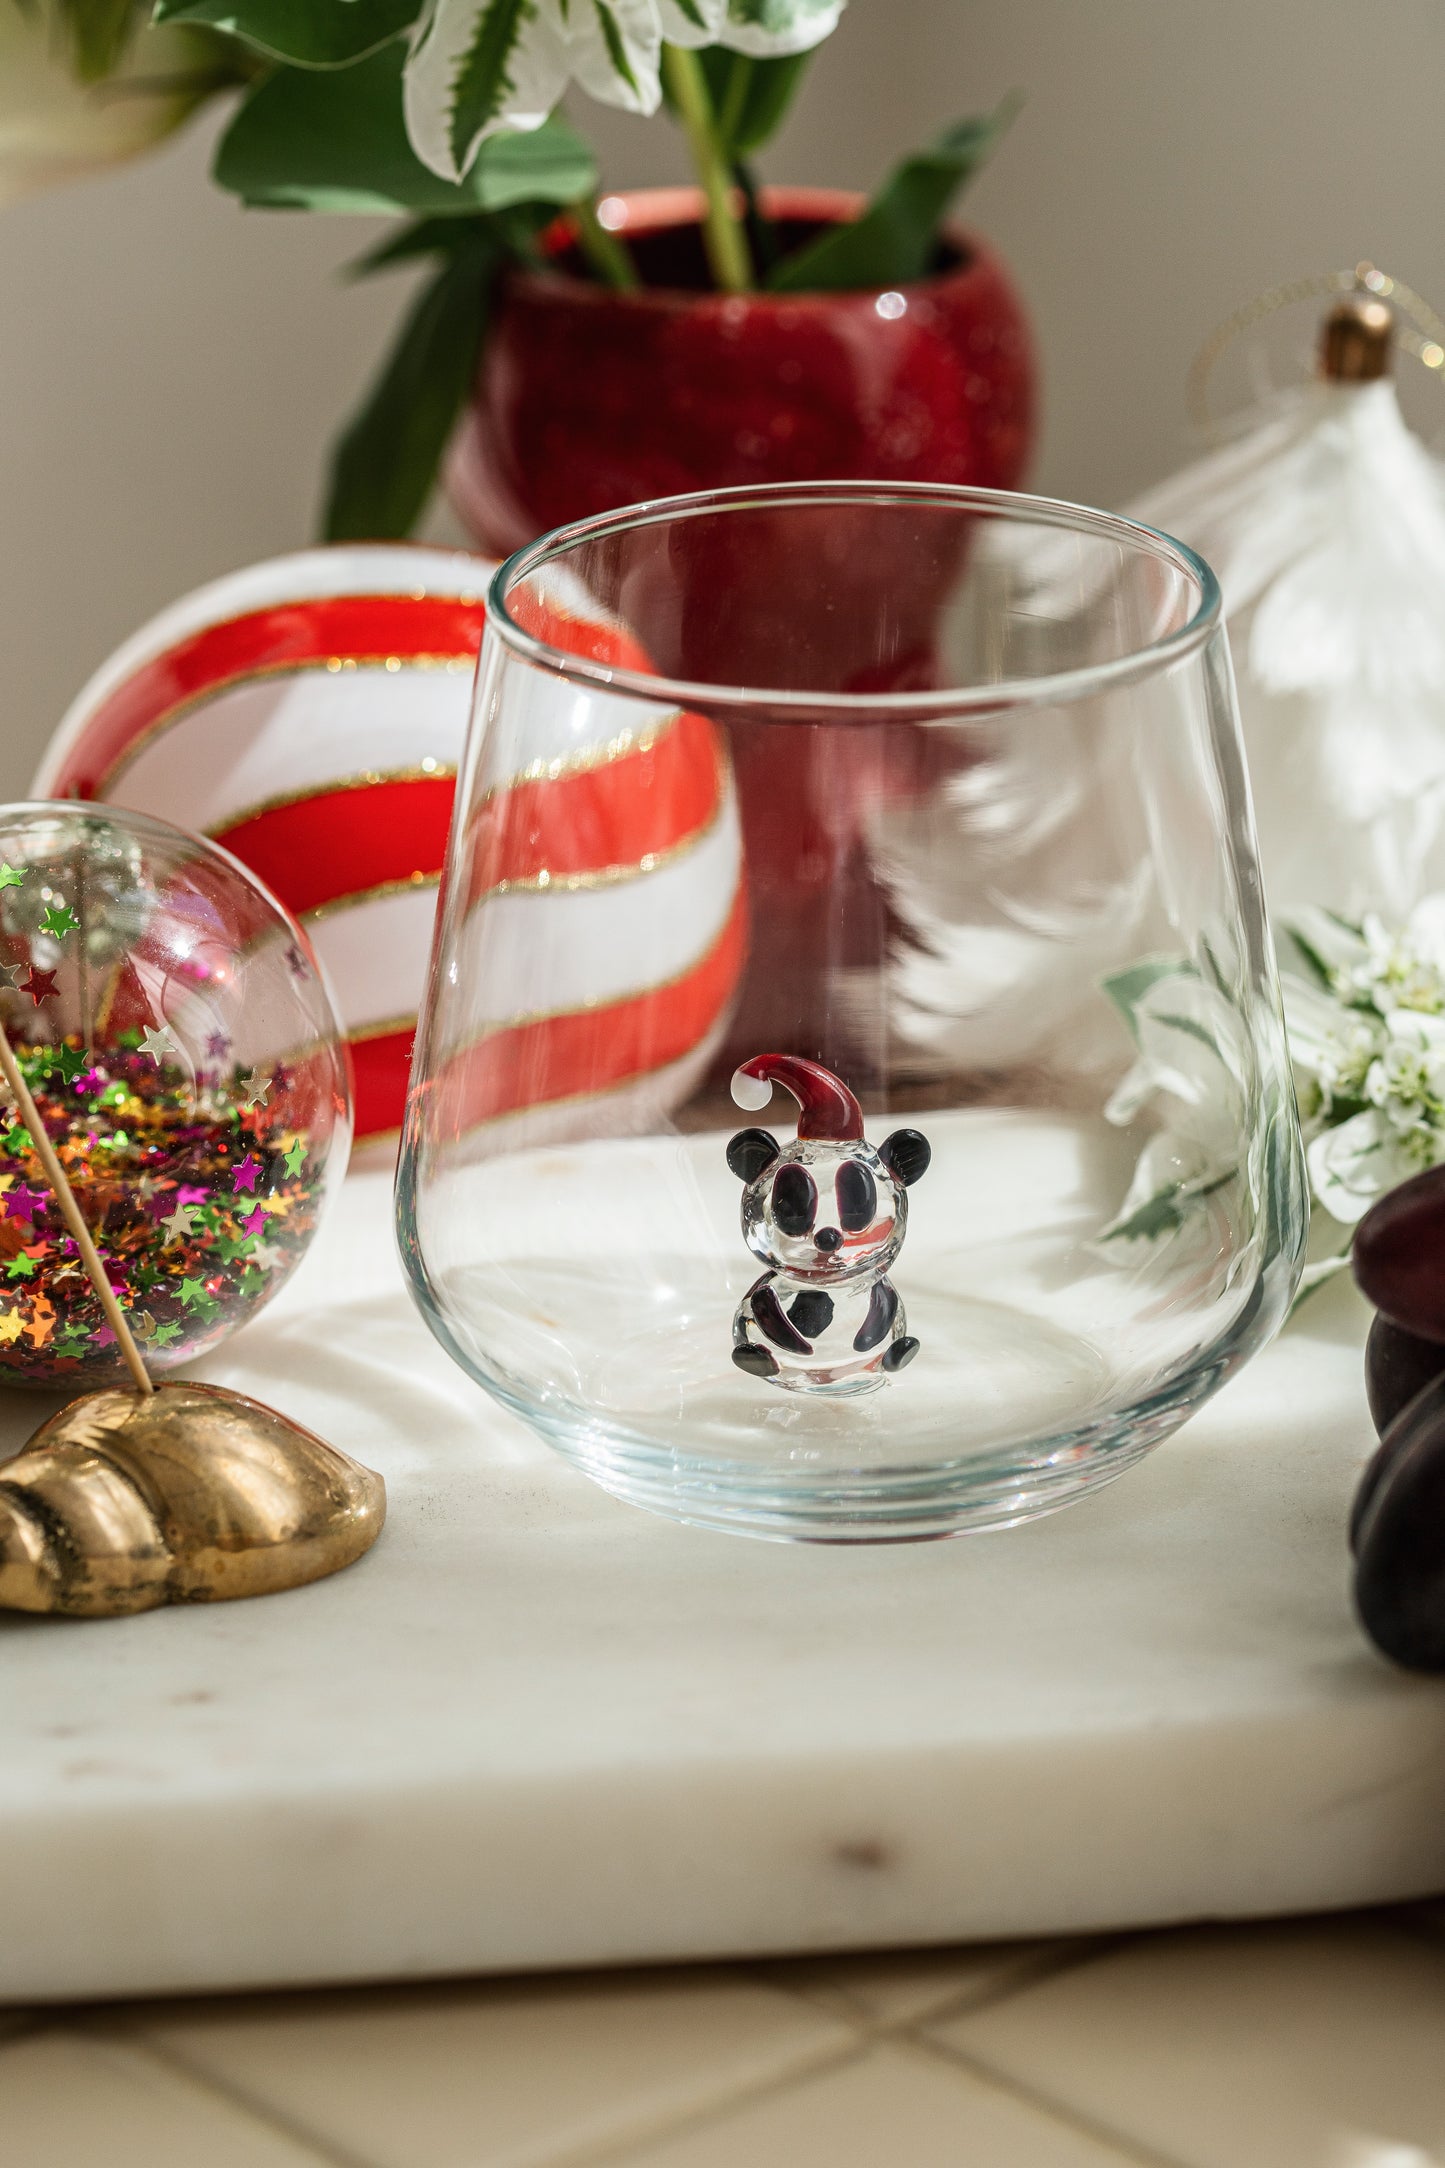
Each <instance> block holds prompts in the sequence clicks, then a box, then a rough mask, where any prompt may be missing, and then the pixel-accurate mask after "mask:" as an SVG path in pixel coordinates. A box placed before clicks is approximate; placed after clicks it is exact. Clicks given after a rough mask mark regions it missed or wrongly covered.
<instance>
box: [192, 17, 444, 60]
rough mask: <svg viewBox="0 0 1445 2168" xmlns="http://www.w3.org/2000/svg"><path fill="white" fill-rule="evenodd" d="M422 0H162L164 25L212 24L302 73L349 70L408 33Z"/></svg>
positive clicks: (213, 26) (216, 28)
mask: <svg viewBox="0 0 1445 2168" xmlns="http://www.w3.org/2000/svg"><path fill="white" fill-rule="evenodd" d="M420 11H421V0H156V10H155V20H156V22H158V23H206V24H208V25H209V26H210V28H211V29H212V30H224V31H225V32H226V33H227V34H228V35H229V36H231V37H233V38H239V39H240V40H241V41H242V43H243V44H246V45H250V46H253V47H254V48H255V50H256V51H257V52H258V53H265V54H266V56H267V58H268V59H271V60H284V61H286V62H288V63H289V64H290V65H291V66H292V67H296V68H345V67H349V66H350V65H351V63H352V62H353V61H357V60H364V59H365V58H366V56H367V54H368V53H374V52H376V50H377V49H378V47H380V46H383V45H385V44H387V43H388V41H389V40H390V39H392V38H394V37H395V36H396V35H397V33H398V31H401V30H406V29H408V28H409V27H410V25H411V24H412V23H413V22H415V20H416V18H417V16H418V14H419V13H420Z"/></svg>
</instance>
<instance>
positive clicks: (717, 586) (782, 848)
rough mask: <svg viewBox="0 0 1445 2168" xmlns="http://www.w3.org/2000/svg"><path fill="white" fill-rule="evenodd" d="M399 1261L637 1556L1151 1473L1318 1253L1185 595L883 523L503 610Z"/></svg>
mask: <svg viewBox="0 0 1445 2168" xmlns="http://www.w3.org/2000/svg"><path fill="white" fill-rule="evenodd" d="M761 1056H773V1057H777V1058H776V1059H774V1060H773V1061H771V1062H770V1061H765V1060H764V1061H756V1062H754V1061H752V1060H751V1058H752V1057H761ZM745 1064H746V1065H748V1072H747V1073H744V1074H741V1075H737V1074H735V1072H739V1071H740V1070H742V1069H743V1067H744V1065H745ZM809 1064H820V1065H822V1069H823V1070H824V1071H828V1072H832V1079H836V1080H837V1086H836V1088H835V1085H834V1083H833V1081H832V1079H830V1078H827V1077H822V1078H820V1077H819V1075H818V1073H817V1072H816V1071H815V1070H814V1069H812V1068H810V1067H809V1066H808V1065H809ZM770 1082H771V1083H772V1084H773V1085H774V1087H775V1088H774V1089H773V1092H772V1097H771V1101H770V1103H769V1104H768V1105H767V1107H766V1109H764V1107H763V1102H764V1101H766V1100H767V1099H768V1089H769V1084H770ZM730 1083H731V1084H732V1086H733V1093H732V1095H730V1089H729V1087H730ZM735 1099H736V1100H737V1101H740V1102H741V1108H742V1110H741V1111H740V1110H739V1105H738V1104H735ZM799 1123H800V1124H801V1128H802V1132H803V1134H802V1136H801V1137H800V1138H799V1137H796V1136H795V1124H799ZM734 1139H736V1140H737V1141H735V1142H732V1143H731V1145H730V1140H734ZM920 1139H926V1143H924V1142H921V1141H920ZM930 1152H931V1157H930ZM398 1215H399V1231H400V1238H401V1244H402V1250H403V1254H404V1257H405V1260H406V1264H407V1268H408V1271H409V1273H410V1277H411V1281H412V1285H413V1288H414V1290H415V1293H416V1296H417V1299H418V1301H419V1303H420V1305H421V1307H422V1310H423V1312H424V1313H425V1315H426V1317H427V1319H428V1321H429V1323H430V1324H431V1326H432V1329H433V1330H434V1331H435V1332H436V1334H437V1335H438V1337H439V1338H440V1339H441V1341H442V1342H443V1344H444V1345H445V1346H446V1347H447V1348H448V1349H449V1350H450V1352H451V1353H452V1354H453V1355H454V1356H455V1358H456V1360H457V1361H458V1362H460V1363H461V1364H462V1365H463V1366H464V1367H465V1368H466V1369H467V1370H469V1371H470V1372H471V1374H472V1375H473V1376H474V1377H475V1378H476V1379H477V1380H478V1381H479V1382H480V1383H481V1384H482V1385H483V1386H485V1388H486V1389H487V1391H488V1392H490V1393H492V1394H493V1395H494V1396H495V1397H496V1398H497V1399H498V1400H500V1401H502V1402H504V1403H505V1405H506V1406H508V1407H510V1408H513V1409H515V1410H516V1411H517V1412H518V1413H519V1414H521V1415H522V1416H524V1417H525V1418H526V1419H527V1421H528V1422H530V1423H531V1424H532V1425H533V1426H534V1427H535V1428H536V1429H537V1430H538V1431H540V1432H541V1433H542V1435H543V1436H544V1437H546V1438H547V1439H549V1440H550V1441H551V1442H552V1443H553V1444H554V1445H556V1446H557V1447H558V1448H559V1449H560V1450H561V1451H562V1452H563V1453H565V1454H566V1455H567V1456H568V1457H569V1458H570V1459H571V1460H573V1461H574V1462H575V1463H576V1464H577V1466H578V1467H580V1468H582V1469H583V1470H585V1471H586V1473H587V1474H589V1475H591V1476H593V1477H594V1478H595V1479H596V1480H597V1481H598V1482H599V1483H601V1484H603V1485H604V1486H605V1487H606V1488H607V1489H608V1490H610V1491H613V1492H615V1493H616V1494H617V1495H618V1496H619V1497H622V1498H625V1499H629V1500H631V1501H632V1502H634V1503H635V1504H638V1505H642V1506H647V1507H650V1508H653V1509H654V1510H657V1511H659V1512H664V1513H669V1514H673V1515H676V1516H678V1517H680V1518H682V1519H685V1520H689V1521H693V1522H699V1523H703V1524H705V1525H708V1526H711V1527H716V1528H724V1529H736V1530H742V1531H745V1532H748V1533H751V1534H755V1535H766V1536H775V1537H803V1538H813V1539H822V1540H831V1541H838V1540H845V1541H875V1540H880V1539H889V1538H893V1539H896V1538H901V1537H919V1536H931V1535H943V1534H949V1533H953V1532H955V1531H958V1530H964V1529H972V1528H990V1527H997V1526H1000V1525H1002V1524H1005V1523H1009V1522H1013V1521H1018V1520H1022V1519H1025V1518H1028V1517H1030V1516H1032V1515H1035V1514H1038V1513H1042V1512H1046V1511H1049V1510H1051V1509H1052V1508H1054V1507H1057V1506H1060V1505H1063V1504H1065V1503H1067V1502H1068V1501H1069V1500H1071V1499H1074V1498H1077V1497H1080V1496H1082V1495H1083V1494H1084V1493H1085V1492H1086V1491H1088V1490H1090V1489H1092V1488H1094V1487H1095V1486H1097V1485H1098V1484H1100V1483H1104V1482H1107V1481H1109V1480H1110V1479H1111V1478H1112V1477H1114V1476H1116V1475H1118V1474H1120V1473H1121V1472H1122V1471H1123V1470H1124V1469H1125V1468H1127V1467H1129V1466H1131V1465H1132V1463H1133V1462H1134V1461H1136V1460H1138V1459H1139V1458H1140V1456H1141V1455H1142V1454H1144V1453H1145V1452H1147V1451H1148V1449H1149V1448H1150V1447H1151V1446H1153V1445H1155V1444H1157V1443H1158V1441H1159V1440H1160V1439H1161V1438H1164V1437H1166V1436H1167V1435H1168V1434H1169V1432H1170V1431H1172V1430H1173V1429H1175V1428H1176V1427H1177V1425H1178V1424H1180V1423H1181V1422H1183V1421H1184V1420H1185V1418H1186V1417H1187V1416H1188V1415H1189V1414H1190V1413H1191V1412H1192V1411H1193V1410H1194V1409H1195V1408H1197V1407H1198V1406H1199V1405H1200V1403H1201V1402H1202V1401H1203V1400H1205V1399H1206V1398H1207V1397H1208V1396H1209V1395H1210V1394H1211V1393H1213V1392H1214V1391H1215V1390H1216V1389H1217V1388H1218V1387H1219V1386H1220V1385H1221V1384H1222V1383H1223V1382H1224V1380H1225V1379H1226V1378H1227V1377H1228V1376H1229V1375H1230V1374H1231V1372H1232V1371H1234V1370H1235V1369H1236V1368H1237V1367H1238V1366H1239V1364H1240V1363H1241V1362H1243V1361H1244V1360H1245V1359H1246V1358H1247V1357H1248V1356H1249V1355H1250V1354H1252V1353H1253V1352H1254V1351H1255V1350H1256V1349H1257V1348H1259V1347H1260V1346H1261V1345H1262V1344H1263V1343H1264V1342H1265V1341H1266V1340H1267V1339H1268V1338H1269V1337H1270V1335H1271V1334H1272V1333H1273V1332H1274V1330H1275V1329H1276V1327H1277V1326H1278V1324H1279V1322H1280V1319H1281V1317H1282V1316H1283V1314H1284V1311H1285V1308H1286V1306H1287V1304H1288V1301H1289V1298H1290V1296H1291V1293H1292V1291H1293V1287H1294V1283H1295V1279H1296V1277H1297V1273H1298V1268H1299V1258H1300V1253H1301V1248H1302V1244H1303V1239H1304V1233H1305V1224H1306V1204H1305V1192H1304V1187H1303V1179H1302V1171H1301V1161H1300V1151H1299V1140H1298V1132H1297V1126H1296V1120H1295V1112H1294V1103H1293V1097H1292V1093H1291V1089H1290V1085H1289V1081H1288V1070H1287V1066H1286V1059H1285V1051H1284V1037H1283V1029H1282V1025H1281V1019H1280V1009H1279V999H1278V991H1277V987H1276V984H1275V975H1274V967H1273V962H1272V958H1271V951H1270V945H1269V941H1268V937H1267V931H1266V925H1265V916H1264V907H1263V901H1262V898H1261V893H1260V881H1259V871H1258V866H1257V863H1256V857H1255V847H1254V836H1253V830H1252V824H1251V814H1250V806H1249V795H1248V788H1247V784H1246V780H1245V773H1244V767H1243V761H1242V756H1241V751H1240V738H1239V729H1238V723H1237V719H1236V714H1235V706H1234V697H1233V687H1232V681H1231V676H1230V665H1229V656H1228V650H1227V647H1226V642H1225V635H1224V630H1223V626H1222V624H1221V621H1220V605H1219V594H1218V590H1217V588H1216V585H1215V582H1214V579H1213V577H1212V575H1211V574H1210V572H1209V569H1208V567H1207V566H1206V565H1204V564H1203V563H1202V562H1201V561H1200V560H1199V559H1198V558H1197V557H1195V556H1193V555H1192V554H1191V552H1190V551H1188V550H1187V549H1185V548H1183V547H1182V546H1181V545H1180V544H1179V543H1177V542H1173V541H1170V540H1169V539H1167V538H1166V537H1164V536H1162V535H1157V534H1154V533H1152V532H1150V531H1149V530H1148V529H1146V528H1143V527H1139V526H1136V525H1134V524H1132V523H1130V522H1129V521H1127V520H1122V519H1115V518H1111V517H1108V516H1106V515H1105V514H1102V513H1099V512H1092V511H1085V510H1081V509H1079V508H1078V507H1076V506H1072V505H1064V504H1054V503H1050V502H1048V501H1046V500H1043V499H1036V498H1027V497H1015V496H1004V495H997V494H994V493H992V492H989V491H984V490H962V489H946V488H927V487H900V486H896V485H892V484H877V485H872V484H866V483H837V484H822V485H796V486H785V487H778V488H772V489H758V490H728V491H723V492H718V493H716V494H710V495H706V496H697V497H685V498H676V499H672V500H670V501H667V502H663V503H658V504H651V505H643V506H638V507H634V508H632V509H630V510H627V511H623V512H619V513H616V514H612V515H609V516H607V517H604V518H599V519H593V520H589V521H587V522H585V523H582V524H580V525H577V526H573V527H569V528H565V529H562V530H560V531H559V532H557V533H555V534H552V535H549V536H546V537H545V538H543V539H542V540H541V541H539V542H537V543H535V544H533V545H532V546H530V547H529V548H527V549H525V550H522V551H521V552H519V553H518V554H517V555H516V556H514V557H513V558H511V559H510V560H509V562H508V563H506V564H505V565H504V566H503V567H502V568H501V570H500V572H499V573H498V574H497V576H496V579H495V581H494V582H493V585H492V590H491V594H490V597H489V601H488V629H487V635H486V641H485V645H484V647H483V651H482V655H481V659H480V663H479V668H478V677H477V691H476V706H475V712H474V716H473V721H472V728H471V736H470V740H469V743H468V747H467V751H466V756H465V760H464V764H463V769H462V774H461V777H460V780H459V783H458V789H457V801H456V813H455V817H454V822H453V828H452V836H451V845H450V851H449V858H448V865H447V871H446V875H445V879H444V884H443V891H442V898H441V903H440V909H439V914H438V920H437V932H436V940H435V948H434V952H433V959H432V969H431V980H430V989H429V994H428V998H427V1002H426V1009H425V1014H424V1017H423V1021H422V1026H421V1030H420V1032H419V1034H418V1038H417V1044H416V1056H415V1066H414V1071H413V1078H412V1094H411V1103H410V1109H409V1115H408V1121H407V1127H406V1133H405V1138H404V1143H403V1149H402V1159H401V1167H400V1173H399V1178H398ZM760 1267H761V1268H762V1269H761V1271H760ZM870 1335H871V1338H870ZM800 1349H801V1350H802V1352H799V1350H800Z"/></svg>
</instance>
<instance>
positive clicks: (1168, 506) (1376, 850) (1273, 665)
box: [1129, 297, 1445, 918]
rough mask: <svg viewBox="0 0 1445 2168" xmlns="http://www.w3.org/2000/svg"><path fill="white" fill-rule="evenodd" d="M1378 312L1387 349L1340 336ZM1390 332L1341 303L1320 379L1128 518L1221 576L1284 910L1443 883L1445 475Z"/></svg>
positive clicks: (1267, 865) (1386, 909)
mask: <svg viewBox="0 0 1445 2168" xmlns="http://www.w3.org/2000/svg"><path fill="white" fill-rule="evenodd" d="M1372 314H1373V321H1374V325H1375V329H1374V333H1373V345H1371V339H1370V337H1369V336H1366V337H1365V338H1364V340H1363V343H1361V341H1360V340H1359V339H1356V340H1355V341H1354V342H1353V343H1352V342H1351V341H1350V340H1348V339H1345V340H1343V341H1342V340H1341V339H1340V338H1338V337H1336V338H1334V339H1333V340H1332V338H1331V327H1332V326H1337V325H1341V324H1343V325H1345V327H1346V329H1348V327H1349V324H1350V322H1351V321H1353V323H1354V325H1355V327H1356V329H1358V328H1359V327H1360V326H1361V325H1362V324H1364V325H1365V326H1366V330H1367V331H1368V323H1369V320H1370V319H1371V316H1372ZM1382 320H1383V321H1382ZM1389 337H1390V320H1389V316H1388V312H1387V311H1385V310H1384V309H1383V307H1382V305H1381V304H1380V303H1379V302H1374V301H1370V300H1368V299H1367V298H1364V297H1361V298H1359V299H1355V298H1353V297H1352V299H1351V300H1349V301H1346V302H1343V303H1341V304H1340V306H1339V308H1337V309H1336V310H1334V311H1332V313H1331V316H1330V318H1329V319H1327V323H1326V333H1325V341H1324V348H1323V354H1324V360H1323V368H1324V371H1325V373H1324V374H1322V376H1321V378H1320V380H1319V381H1317V382H1314V383H1310V384H1306V385H1301V386H1299V387H1297V388H1296V389H1293V390H1291V391H1288V392H1285V393H1282V394H1279V395H1278V396H1277V397H1276V398H1275V399H1274V400H1272V401H1271V402H1270V405H1269V407H1268V408H1267V409H1265V410H1264V411H1263V412H1259V413H1256V414H1255V415H1254V416H1252V417H1251V418H1250V419H1249V420H1248V422H1247V423H1246V424H1245V425H1244V427H1243V428H1242V429H1241V431H1240V433H1239V434H1238V435H1237V436H1236V437H1235V439H1234V441H1233V442H1231V443H1230V444H1228V445H1227V446H1225V447H1224V449H1222V450H1220V451H1217V452H1214V453H1212V454H1211V455H1210V456H1209V457H1207V458H1205V459H1203V460H1201V461H1199V462H1198V463H1197V464H1196V465H1194V466H1192V467H1189V468H1187V469H1185V471H1184V472H1183V473H1181V474H1178V475H1176V476H1174V477H1173V479H1172V480H1170V481H1168V482H1165V483H1163V484H1162V485H1161V486H1160V487H1159V488H1157V489H1155V490H1152V491H1151V492H1149V494H1148V495H1147V496H1144V497H1142V498H1140V499H1139V500H1138V501H1137V502H1136V503H1135V504H1133V505H1131V506H1130V507H1129V510H1130V512H1131V514H1132V516H1133V517H1135V518H1136V519H1141V520H1144V521H1146V522H1147V523H1148V524H1149V525H1150V526H1153V527H1159V528H1162V529H1164V530H1165V531H1166V532H1167V533H1170V534H1173V535H1177V536H1178V537H1179V539H1180V540H1181V541H1184V542H1187V543H1189V544H1190V545H1191V546H1192V547H1193V548H1194V549H1196V550H1198V551H1199V553H1200V555H1201V556H1203V557H1205V558H1206V559H1207V560H1208V561H1209V563H1210V564H1211V565H1212V566H1213V567H1214V569H1215V571H1216V573H1217V574H1218V575H1219V581H1220V585H1221V587H1222V589H1223V593H1224V605H1225V613H1226V617H1227V621H1228V624H1229V632H1230V644H1231V647H1232V649H1233V654H1234V666H1235V672H1236V676H1237V679H1238V685H1239V704H1240V713H1241V716H1242V719H1243V724H1244V737H1245V746H1246V750H1247V753H1248V757H1249V769H1250V777H1251V781H1252V784H1253V789H1254V800H1255V812H1256V816H1257V819H1258V824H1259V837H1260V852H1261V857H1262V860H1263V865H1264V875H1265V886H1266V890H1267V892H1268V896H1269V901H1270V905H1271V907H1272V909H1273V911H1274V913H1275V916H1276V918H1278V917H1279V916H1280V914H1281V913H1286V912H1289V911H1292V910H1294V909H1297V908H1299V907H1300V906H1303V905H1307V904H1323V905H1326V906H1328V907H1329V908H1332V909H1334V910H1337V911H1342V912H1344V913H1346V914H1347V915H1349V916H1352V917H1358V916H1359V915H1360V913H1361V912H1362V911H1365V910H1367V909H1369V910H1377V911H1381V912H1383V913H1384V914H1385V915H1386V916H1403V915H1405V914H1407V913H1408V911H1409V909H1410V907H1411V905H1412V904H1413V903H1414V902H1415V901H1416V900H1417V899H1418V898H1419V896H1420V895H1421V894H1422V893H1423V892H1424V891H1425V890H1426V889H1429V888H1438V887H1440V886H1442V885H1445V881H1442V875H1445V470H1442V468H1441V466H1440V464H1439V463H1438V462H1437V461H1436V460H1435V459H1434V458H1433V457H1432V456H1431V454H1430V453H1429V452H1428V451H1427V450H1426V448H1425V446H1424V445H1423V444H1422V443H1421V442H1420V441H1419V439H1418V438H1417V437H1416V436H1414V435H1413V434H1412V432H1411V431H1410V429H1409V428H1408V427H1407V426H1406V423H1405V420H1404V417H1403V416H1402V414H1401V412H1400V407H1399V403H1398V400H1397V398H1396V395H1395V387H1394V384H1393V382H1392V381H1391V379H1390V377H1389V376H1388V374H1383V373H1379V372H1381V371H1383V370H1385V369H1386V368H1387V367H1388V351H1389ZM1341 356H1344V360H1343V361H1341V359H1340V357H1341ZM1362 356H1363V361H1362ZM1332 357H1333V366H1334V368H1335V369H1336V370H1339V369H1343V370H1344V371H1345V372H1346V374H1345V375H1344V376H1343V377H1342V376H1341V375H1340V374H1337V373H1331V368H1332ZM1350 371H1354V372H1355V380H1350V379H1349V372H1350ZM1367 371H1373V372H1375V373H1374V374H1373V375H1370V374H1367V373H1366V372H1367Z"/></svg>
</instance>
